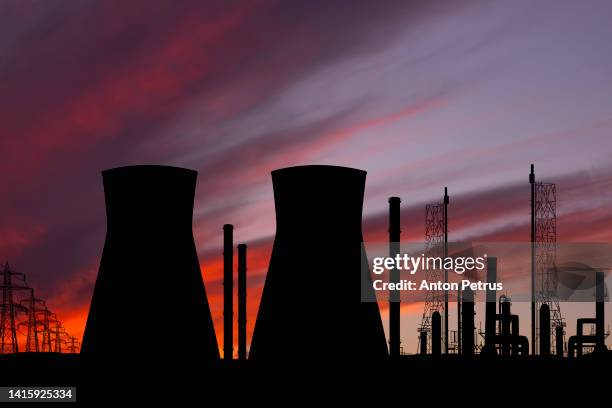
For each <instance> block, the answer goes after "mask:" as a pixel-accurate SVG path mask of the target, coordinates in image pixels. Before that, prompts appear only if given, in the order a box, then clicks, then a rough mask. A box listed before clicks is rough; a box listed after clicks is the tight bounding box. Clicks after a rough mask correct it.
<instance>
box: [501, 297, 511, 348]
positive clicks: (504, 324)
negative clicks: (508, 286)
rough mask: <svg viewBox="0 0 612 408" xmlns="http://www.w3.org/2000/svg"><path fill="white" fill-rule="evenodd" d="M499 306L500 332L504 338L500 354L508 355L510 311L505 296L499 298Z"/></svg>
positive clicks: (508, 302)
mask: <svg viewBox="0 0 612 408" xmlns="http://www.w3.org/2000/svg"><path fill="white" fill-rule="evenodd" d="M500 308H501V313H500V314H501V334H502V337H503V338H504V343H503V344H502V355H504V356H508V355H510V343H509V342H508V339H509V337H510V335H511V331H510V329H511V327H510V326H511V323H512V322H511V317H510V315H511V312H510V300H509V299H508V298H506V297H502V298H500Z"/></svg>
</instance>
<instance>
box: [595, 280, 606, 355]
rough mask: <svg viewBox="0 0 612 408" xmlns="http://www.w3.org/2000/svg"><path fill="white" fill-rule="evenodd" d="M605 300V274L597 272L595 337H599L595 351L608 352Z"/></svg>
mask: <svg viewBox="0 0 612 408" xmlns="http://www.w3.org/2000/svg"><path fill="white" fill-rule="evenodd" d="M604 300H605V285H604V273H603V272H597V273H596V274H595V302H596V303H595V336H596V337H597V345H596V346H595V351H605V350H607V348H606V345H605V334H604V317H605V316H604Z"/></svg>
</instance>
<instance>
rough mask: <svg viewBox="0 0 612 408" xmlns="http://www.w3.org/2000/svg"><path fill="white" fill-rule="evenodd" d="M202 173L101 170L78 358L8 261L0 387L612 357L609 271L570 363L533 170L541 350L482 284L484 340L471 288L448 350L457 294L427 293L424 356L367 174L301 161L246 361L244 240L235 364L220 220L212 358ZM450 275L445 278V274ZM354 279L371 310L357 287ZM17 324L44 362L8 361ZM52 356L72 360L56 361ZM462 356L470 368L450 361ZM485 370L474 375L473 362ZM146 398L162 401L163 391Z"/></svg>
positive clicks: (432, 225) (279, 199) (491, 278)
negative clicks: (100, 222) (197, 206)
mask: <svg viewBox="0 0 612 408" xmlns="http://www.w3.org/2000/svg"><path fill="white" fill-rule="evenodd" d="M196 178H197V173H196V172H195V171H191V170H187V169H181V168H175V167H166V166H130V167H122V168H116V169H111V170H107V171H104V172H103V182H104V192H105V199H106V214H107V232H106V241H105V244H104V249H103V252H102V257H101V261H100V268H99V272H98V277H97V280H96V284H95V288H94V293H93V296H92V301H91V306H90V310H89V315H88V319H87V324H86V328H85V334H84V338H83V342H82V347H80V349H81V354H80V356H78V357H77V356H71V355H70V354H69V353H77V352H78V350H79V341H78V339H77V338H76V337H74V336H70V335H69V334H68V333H66V330H65V329H64V328H63V326H62V324H61V322H60V321H59V320H58V318H57V316H56V315H55V314H54V313H52V312H51V311H50V310H49V309H48V308H47V306H46V304H45V302H44V300H42V299H39V298H37V297H35V295H34V291H33V289H32V288H30V287H28V286H27V285H26V283H25V275H23V274H21V273H18V272H15V271H13V270H12V269H11V268H10V267H9V266H8V264H6V265H5V266H4V267H3V268H2V269H1V270H0V274H1V275H2V296H3V297H2V303H1V305H0V306H1V312H2V315H1V322H0V329H1V330H2V332H1V341H2V349H1V350H2V351H1V354H6V356H5V355H2V356H0V367H9V369H7V370H0V380H2V381H4V380H5V379H6V378H7V377H6V374H2V373H8V372H13V371H12V370H15V367H19V370H21V371H20V376H19V377H17V378H16V377H10V378H11V381H12V383H13V384H18V383H23V384H27V385H33V384H45V385H48V384H49V377H48V372H45V371H44V369H41V367H42V368H45V367H46V368H48V369H49V370H51V369H52V370H54V371H53V374H54V375H55V377H54V380H53V381H52V382H56V383H58V384H62V385H66V384H79V386H82V388H81V390H82V391H81V392H82V395H84V399H85V400H89V401H92V400H96V399H97V398H99V397H100V395H99V393H97V392H96V389H97V387H101V386H102V384H104V385H110V384H113V382H116V381H119V380H118V378H124V379H125V380H128V381H129V380H131V379H136V378H137V379H139V380H143V379H145V380H146V379H152V378H157V379H160V380H161V381H181V380H189V379H190V378H191V379H192V380H195V381H200V380H201V377H200V376H199V375H200V374H201V373H202V371H203V370H206V369H214V370H215V371H214V373H215V375H213V376H210V378H212V379H214V378H219V379H220V381H221V382H223V381H225V380H226V379H227V378H230V377H227V376H228V375H235V376H236V378H238V380H239V381H238V383H239V384H245V383H247V382H251V381H257V380H258V379H260V376H258V373H259V371H251V370H252V369H253V368H257V369H262V370H265V367H269V366H274V367H275V366H276V365H277V364H284V366H285V367H286V368H287V370H289V371H290V372H292V373H301V372H302V371H304V372H306V371H308V370H302V369H303V368H304V367H305V366H308V365H311V364H315V365H317V367H319V368H323V367H327V366H331V367H334V368H336V369H340V370H345V371H346V372H351V370H349V367H354V366H355V365H356V364H360V363H371V362H375V363H376V364H380V363H382V364H385V365H384V367H388V368H389V370H388V371H389V372H394V370H396V369H400V370H403V369H404V368H410V369H415V371H416V372H418V373H427V372H428V371H431V372H432V373H433V372H435V370H437V369H438V368H437V367H440V366H442V365H446V367H449V368H450V370H455V369H464V370H467V369H470V367H472V368H474V367H476V366H475V365H474V364H476V363H477V364H481V365H485V366H488V367H495V366H494V365H492V364H497V362H498V361H506V362H507V361H511V362H513V364H517V365H510V366H504V370H508V369H511V368H513V367H519V368H524V367H526V366H525V365H520V364H523V363H524V362H527V363H529V364H533V366H536V367H546V368H548V367H551V365H550V364H556V363H559V362H562V363H563V364H564V365H563V366H558V365H557V366H555V367H556V368H561V369H563V368H564V367H574V366H575V365H574V364H576V362H584V361H588V362H590V363H592V364H595V363H597V362H601V361H609V356H610V353H609V352H607V348H606V345H605V337H606V333H605V331H604V324H605V321H604V307H603V306H604V303H603V302H604V299H605V285H604V273H603V272H602V271H599V270H592V271H591V272H592V273H593V274H596V278H595V281H596V285H595V286H596V296H595V317H594V318H591V317H589V318H579V319H578V320H577V334H576V335H575V336H572V337H570V338H569V340H568V342H567V350H568V354H567V358H566V357H565V354H564V350H565V348H566V343H565V340H564V339H565V330H564V320H563V317H562V316H561V314H560V308H559V307H558V299H557V298H556V297H554V296H552V295H551V293H549V292H550V287H549V285H550V284H551V282H550V280H551V279H552V277H551V276H550V274H551V271H550V269H551V265H554V251H551V248H550V247H551V246H552V245H554V243H555V240H556V225H555V222H556V217H555V201H554V200H555V199H556V190H555V189H554V187H551V186H554V185H551V184H545V183H542V184H538V183H537V182H536V181H535V174H534V171H533V166H532V169H531V173H530V179H529V180H530V184H531V187H532V200H531V205H532V213H531V222H532V228H531V241H532V244H533V245H532V271H531V272H532V299H531V300H532V302H531V305H532V310H531V311H532V319H531V329H532V337H531V353H530V347H529V346H530V341H529V339H528V337H527V336H524V335H521V334H520V332H519V316H518V315H517V314H512V309H511V308H512V302H511V298H510V297H509V296H506V295H504V296H501V297H499V298H497V294H496V292H495V291H493V290H488V291H487V293H486V306H485V307H486V308H485V331H484V333H482V332H481V333H477V330H476V327H475V312H476V310H475V302H476V299H475V296H474V292H472V291H471V290H466V291H463V293H461V292H459V293H458V294H457V296H458V301H457V330H456V331H455V332H454V334H455V339H454V340H453V341H452V342H451V341H450V339H451V337H450V336H449V332H450V331H449V318H448V317H449V313H448V292H446V293H444V296H440V295H439V294H438V295H433V294H432V293H429V294H428V297H427V300H426V302H425V309H424V313H423V319H422V321H421V324H420V326H419V328H418V341H419V350H418V354H417V355H404V354H403V350H402V347H401V330H400V307H399V306H400V298H399V295H398V293H397V292H392V293H390V297H389V301H390V303H389V312H390V313H389V339H388V340H389V342H388V344H387V339H386V337H385V332H384V329H383V324H382V319H381V315H380V311H379V306H378V303H377V301H376V295H375V293H374V289H373V288H372V285H371V277H370V273H369V270H368V267H367V265H368V261H367V257H366V254H365V251H364V245H363V237H362V230H361V219H362V204H363V195H364V188H365V179H366V172H364V171H361V170H357V169H351V168H345V167H336V166H300V167H291V168H285V169H280V170H276V171H273V172H272V181H273V188H274V200H275V206H276V226H277V230H276V237H275V240H274V247H273V252H272V257H271V259H270V263H269V268H268V274H267V276H266V280H265V285H264V289H263V294H262V298H261V303H260V307H259V310H258V315H257V320H256V322H255V329H254V333H253V337H252V341H251V345H250V350H248V353H247V335H246V323H247V321H246V311H247V308H246V299H247V245H246V244H239V245H238V246H237V250H238V251H237V253H238V262H237V274H238V290H237V292H238V307H237V311H238V313H237V320H238V336H237V337H238V348H237V349H238V353H237V355H238V359H237V360H234V359H233V351H234V333H233V323H234V305H233V303H234V291H233V285H234V227H233V225H231V224H226V225H224V226H223V259H224V274H223V284H224V302H223V315H224V318H223V328H224V341H223V345H222V347H223V351H224V359H225V360H226V361H225V362H224V364H217V363H218V362H219V361H220V354H219V345H218V344H217V337H216V335H215V329H214V326H213V320H212V316H211V311H210V308H209V303H208V299H207V295H206V290H205V287H204V282H203V279H202V275H201V271H200V265H199V261H198V256H197V253H196V248H195V245H194V240H193V234H192V212H193V201H194V194H195V186H196ZM538 186H539V187H538ZM388 203H389V230H388V234H389V254H390V255H394V254H397V253H399V252H400V238H401V218H400V214H401V208H400V206H401V199H400V198H399V197H391V198H389V202H388ZM448 203H449V197H448V190H447V189H446V188H445V191H444V197H443V200H442V201H441V202H439V203H434V204H430V205H428V206H427V207H426V241H427V245H428V250H430V251H438V252H439V253H440V254H443V255H444V256H446V255H448ZM436 253H437V252H436ZM551 256H553V258H551ZM497 268H498V265H497V259H496V258H495V257H492V256H489V257H488V259H487V276H486V279H487V282H489V283H495V282H497V279H498V276H497ZM445 272H447V271H445ZM432 276H434V277H441V276H442V275H441V271H435V273H434V274H432V275H430V276H429V278H431V277H432ZM390 279H391V281H398V280H399V274H398V273H397V271H395V270H394V271H392V273H391V274H390ZM536 279H537V280H538V281H539V282H543V283H542V284H541V286H539V287H538V286H537V285H536V282H534V280H536ZM444 280H445V281H448V276H446V275H445V276H444ZM359 286H360V287H361V289H360V290H361V300H362V301H360V299H359V298H358V294H357V291H358V290H359ZM17 293H19V295H17ZM364 300H365V301H364ZM534 313H536V314H537V318H536V317H535V316H534ZM589 325H591V326H594V332H591V333H586V332H585V327H586V326H589ZM536 329H537V330H536ZM20 330H21V331H23V336H24V343H25V351H29V352H39V353H21V354H23V355H28V356H30V355H35V356H36V357H34V358H33V359H28V358H30V357H28V358H20V359H18V360H12V359H11V358H10V357H11V356H13V355H17V354H15V353H17V352H18V351H20V350H19V341H18V338H17V337H18V335H19V333H20ZM450 333H451V334H452V333H453V332H450ZM478 334H480V335H482V337H484V346H482V348H481V349H480V348H479V346H478V345H477V344H476V343H477V341H476V336H477V335H478ZM126 335H130V336H132V337H133V338H134V339H135V341H133V342H134V343H136V342H137V345H136V346H134V347H126V344H125V343H124V342H122V341H119V340H118V339H120V338H121V336H126ZM553 335H554V340H553ZM146 336H149V337H154V339H153V340H152V339H150V338H146ZM178 336H180V338H178ZM137 340H142V341H137ZM536 341H537V343H538V344H537V346H536V345H535V344H534V342H536ZM387 346H388V347H387ZM478 351H480V352H478ZM40 352H45V353H40ZM49 352H54V353H49ZM538 352H539V355H538ZM55 353H66V354H62V355H61V356H59V357H58V356H57V355H56V354H55ZM587 355H589V356H590V357H591V359H587V358H586V356H587ZM389 357H391V358H389ZM606 357H608V359H607V360H606ZM247 358H248V359H247ZM454 361H461V364H463V365H461V366H453V364H455V363H453V362H454ZM542 364H548V365H542ZM32 367H35V370H32ZM116 367H120V370H117V369H116ZM527 367H531V366H527ZM107 368H109V369H113V370H114V371H113V376H112V378H110V379H109V378H106V377H103V374H101V373H106V372H108V371H107V370H106V369H107ZM19 370H17V371H19ZM287 370H278V372H280V373H286V372H287ZM357 371H358V370H357ZM474 372H475V373H478V372H479V371H478V369H477V368H476V369H475V371H474ZM32 373H34V374H35V376H34V377H32V375H33V374H32ZM194 373H195V374H194ZM376 374H377V375H378V374H380V372H377V373H376ZM523 374H529V373H528V372H527V373H525V372H523ZM3 375H4V377H3ZM533 375H534V376H535V375H537V372H535V373H534V374H533ZM192 376H193V377H192ZM467 377H468V376H466V378H467ZM15 378H16V379H15ZM207 378H208V377H207ZM232 378H233V377H232ZM261 378H264V376H261ZM265 378H266V379H267V377H265ZM398 378H399V377H398ZM402 378H403V377H402ZM421 378H431V377H430V376H427V375H423V376H422V377H421ZM101 379H103V380H104V381H105V382H102V383H101V382H100V380H101ZM411 380H414V378H411ZM260 381H261V379H260ZM226 382H227V383H229V382H231V383H232V384H233V383H234V382H233V381H226ZM192 384H193V382H192ZM212 389H213V390H214V387H213V388H212ZM240 389H242V388H240ZM168 392H173V391H168ZM138 397H144V398H145V399H151V398H155V395H146V396H142V395H139V396H138ZM134 398H136V396H134Z"/></svg>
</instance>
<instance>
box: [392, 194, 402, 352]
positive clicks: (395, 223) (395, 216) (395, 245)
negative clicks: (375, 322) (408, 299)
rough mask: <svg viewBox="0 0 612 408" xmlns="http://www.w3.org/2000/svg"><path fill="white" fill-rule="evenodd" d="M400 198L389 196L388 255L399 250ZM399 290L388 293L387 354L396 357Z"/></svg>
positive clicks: (395, 274) (397, 276)
mask: <svg viewBox="0 0 612 408" xmlns="http://www.w3.org/2000/svg"><path fill="white" fill-rule="evenodd" d="M400 202H401V200H400V198H399V197H391V198H389V256H391V257H395V256H396V255H397V254H399V252H400V234H401V229H400ZM390 281H391V282H394V283H398V282H399V281H400V273H399V270H397V269H395V268H394V269H393V270H391V272H390ZM400 343H401V340H400V292H399V290H393V291H391V293H390V294H389V355H390V356H391V358H398V357H399V355H400Z"/></svg>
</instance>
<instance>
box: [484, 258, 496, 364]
mask: <svg viewBox="0 0 612 408" xmlns="http://www.w3.org/2000/svg"><path fill="white" fill-rule="evenodd" d="M487 283H497V258H496V257H489V258H487ZM486 300H487V304H486V306H485V347H486V348H487V351H489V352H491V351H494V347H495V345H494V343H493V337H495V315H496V310H495V305H496V303H497V295H496V293H495V291H494V290H491V289H487V299H486Z"/></svg>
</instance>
